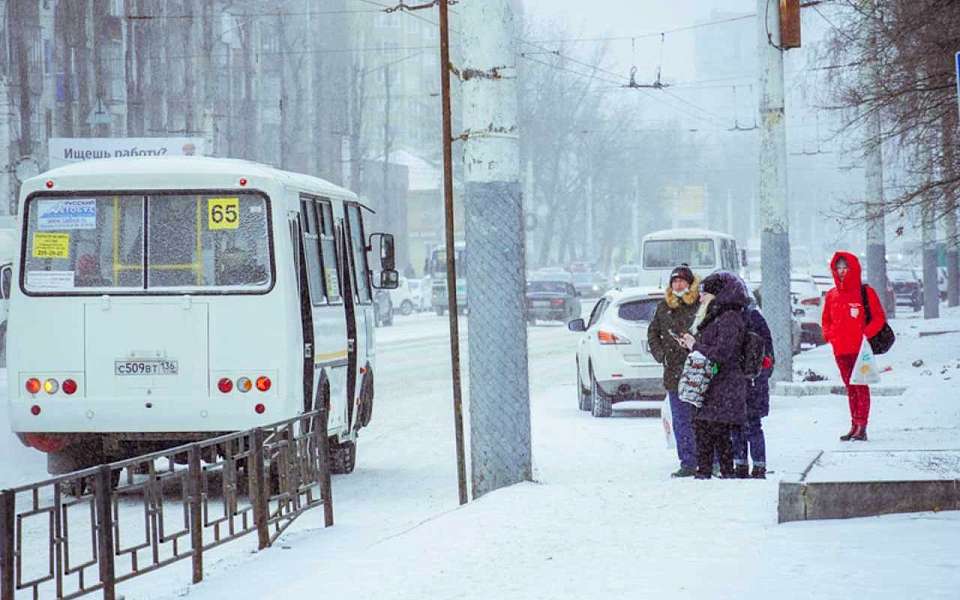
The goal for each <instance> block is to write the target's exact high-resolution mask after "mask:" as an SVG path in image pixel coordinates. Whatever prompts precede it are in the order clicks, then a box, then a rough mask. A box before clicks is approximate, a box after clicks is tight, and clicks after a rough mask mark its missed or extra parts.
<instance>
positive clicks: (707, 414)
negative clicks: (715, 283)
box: [693, 271, 750, 425]
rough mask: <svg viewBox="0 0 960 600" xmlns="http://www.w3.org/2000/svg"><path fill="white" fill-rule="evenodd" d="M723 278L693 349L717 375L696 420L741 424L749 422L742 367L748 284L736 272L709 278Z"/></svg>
mask: <svg viewBox="0 0 960 600" xmlns="http://www.w3.org/2000/svg"><path fill="white" fill-rule="evenodd" d="M714 277H718V278H720V280H721V282H722V285H723V287H722V288H721V289H720V290H719V291H718V293H717V294H716V297H715V298H714V299H713V301H712V302H710V305H709V306H708V307H707V312H706V316H705V317H704V319H703V321H702V322H701V323H700V324H699V326H698V328H697V333H696V338H697V342H696V344H694V346H693V349H694V350H696V351H698V352H700V353H701V354H703V355H704V356H706V357H707V358H709V359H710V360H711V361H712V362H713V363H715V364H716V365H717V369H718V370H717V374H716V375H714V377H713V379H712V380H711V381H710V389H708V390H707V397H706V399H705V400H704V403H703V408H700V409H697V412H696V415H695V416H694V418H695V419H699V420H701V421H716V422H720V423H730V424H733V425H742V424H744V423H746V421H747V378H746V375H744V373H743V366H742V365H741V361H742V357H743V337H744V335H745V332H746V321H745V320H744V309H745V308H746V307H747V306H748V305H749V304H750V296H749V292H747V286H746V284H745V283H744V282H743V281H742V280H741V279H740V278H739V277H737V276H736V275H734V274H733V273H729V272H726V271H720V272H718V273H714V274H712V275H710V276H709V277H707V279H705V280H704V282H703V283H702V284H701V286H700V289H701V290H702V289H707V288H705V287H704V286H705V285H706V284H707V282H708V280H710V279H711V278H714Z"/></svg>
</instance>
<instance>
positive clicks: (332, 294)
mask: <svg viewBox="0 0 960 600" xmlns="http://www.w3.org/2000/svg"><path fill="white" fill-rule="evenodd" d="M317 211H318V212H319V216H320V258H321V260H322V262H323V280H324V283H325V285H326V288H327V301H329V302H331V303H336V302H340V300H341V297H342V292H341V291H340V270H339V268H338V265H339V264H340V263H339V260H338V257H337V238H336V233H335V232H336V229H335V225H334V222H333V206H332V205H331V204H330V200H328V199H321V200H318V201H317Z"/></svg>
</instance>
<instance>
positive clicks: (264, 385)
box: [257, 376, 273, 392]
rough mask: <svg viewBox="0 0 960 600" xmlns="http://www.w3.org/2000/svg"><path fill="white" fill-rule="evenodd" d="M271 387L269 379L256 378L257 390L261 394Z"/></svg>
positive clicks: (271, 383) (263, 377)
mask: <svg viewBox="0 0 960 600" xmlns="http://www.w3.org/2000/svg"><path fill="white" fill-rule="evenodd" d="M271 385H273V382H271V381H270V378H269V377H266V376H260V377H257V389H258V390H260V391H261V392H266V391H267V390H269V389H270V386H271Z"/></svg>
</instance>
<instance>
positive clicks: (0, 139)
mask: <svg viewBox="0 0 960 600" xmlns="http://www.w3.org/2000/svg"><path fill="white" fill-rule="evenodd" d="M8 9H9V7H8ZM11 108H12V107H11V105H10V84H9V83H8V82H7V79H6V77H4V76H3V75H0V199H6V200H7V201H6V202H2V201H0V215H12V214H15V213H16V212H17V200H16V198H17V195H16V194H15V193H14V191H13V186H11V185H10V179H11V178H10V173H11V171H12V169H11V168H10V110H11Z"/></svg>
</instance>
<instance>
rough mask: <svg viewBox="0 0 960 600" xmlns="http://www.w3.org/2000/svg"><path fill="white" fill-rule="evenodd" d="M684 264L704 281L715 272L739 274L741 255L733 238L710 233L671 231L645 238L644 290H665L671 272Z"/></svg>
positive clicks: (642, 251)
mask: <svg viewBox="0 0 960 600" xmlns="http://www.w3.org/2000/svg"><path fill="white" fill-rule="evenodd" d="M682 263H686V264H687V265H689V266H690V269H691V270H693V272H694V273H695V274H696V275H697V276H699V277H700V278H703V277H706V276H707V275H709V274H710V273H713V272H714V271H721V270H722V271H732V272H734V273H739V272H740V268H741V257H740V251H739V250H738V249H737V241H736V240H735V239H734V238H733V236H731V235H727V234H726V233H720V232H719V231H710V230H707V229H667V230H664V231H655V232H653V233H650V234H647V235H645V236H644V237H643V241H642V248H641V251H640V275H639V280H640V281H639V283H638V285H640V286H654V287H657V288H664V287H666V286H667V284H668V283H669V281H668V279H669V278H670V272H671V271H673V269H674V268H675V267H676V266H677V265H679V264H682Z"/></svg>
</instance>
